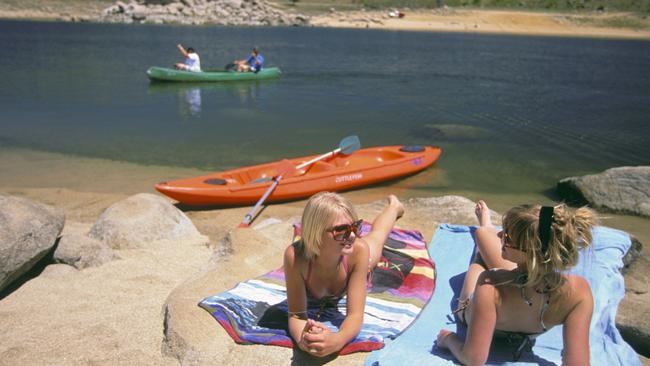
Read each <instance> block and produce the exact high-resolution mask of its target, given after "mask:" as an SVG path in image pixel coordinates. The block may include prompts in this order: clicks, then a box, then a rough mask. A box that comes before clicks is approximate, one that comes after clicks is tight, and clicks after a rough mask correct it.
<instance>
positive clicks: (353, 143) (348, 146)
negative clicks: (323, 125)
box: [239, 135, 361, 227]
mask: <svg viewBox="0 0 650 366" xmlns="http://www.w3.org/2000/svg"><path fill="white" fill-rule="evenodd" d="M359 148H361V142H360V141H359V137H357V136H356V135H352V136H348V137H345V138H344V139H343V140H341V142H340V143H339V147H338V148H337V149H335V150H332V151H330V152H328V153H325V154H323V155H321V156H318V157H315V158H313V159H311V160H309V161H306V162H304V163H302V164H300V165H298V166H295V165H293V164H291V162H290V161H289V160H286V159H285V160H282V161H281V162H280V166H279V167H278V169H277V170H278V175H276V176H275V177H273V183H271V186H270V187H269V189H267V190H266V192H264V195H263V196H262V198H260V199H259V201H257V203H256V204H255V206H254V207H253V209H252V210H250V212H249V213H247V214H246V216H244V220H243V221H242V222H241V223H240V224H239V227H249V226H250V223H251V222H252V221H253V217H254V214H255V212H256V211H257V209H258V208H259V207H260V206H261V205H262V203H264V201H266V199H267V198H268V197H269V195H270V194H271V192H273V190H274V189H275V187H277V185H278V184H279V183H280V180H281V179H282V177H283V176H285V175H287V174H290V173H293V172H294V171H296V170H300V169H303V168H305V167H308V166H310V165H311V164H314V163H315V162H317V161H319V160H323V159H327V158H329V157H332V156H334V155H336V154H343V155H350V154H352V153H353V152H355V151H357V150H359Z"/></svg>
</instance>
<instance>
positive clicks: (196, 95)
mask: <svg viewBox="0 0 650 366" xmlns="http://www.w3.org/2000/svg"><path fill="white" fill-rule="evenodd" d="M183 97H184V102H185V104H184V105H183V107H186V108H181V110H182V111H183V112H185V111H188V112H189V114H190V115H191V116H200V115H201V89H200V88H189V89H186V90H184V92H183ZM183 114H185V113H183Z"/></svg>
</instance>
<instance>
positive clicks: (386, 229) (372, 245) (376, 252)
mask: <svg viewBox="0 0 650 366" xmlns="http://www.w3.org/2000/svg"><path fill="white" fill-rule="evenodd" d="M402 215H404V206H403V205H402V202H400V201H399V200H398V199H397V197H395V196H394V195H392V194H391V195H389V196H388V205H387V206H386V207H384V210H383V211H382V212H381V213H379V215H378V216H377V217H376V218H375V220H374V221H373V222H372V230H371V231H370V233H368V235H366V236H364V237H363V240H365V241H366V243H368V248H369V250H370V252H369V256H370V263H369V265H368V268H370V269H372V268H374V267H375V266H376V265H377V262H379V258H380V257H381V250H382V248H383V246H384V243H385V242H386V238H388V234H389V233H390V231H391V229H392V228H393V226H394V225H395V221H397V219H399V218H400V217H402Z"/></svg>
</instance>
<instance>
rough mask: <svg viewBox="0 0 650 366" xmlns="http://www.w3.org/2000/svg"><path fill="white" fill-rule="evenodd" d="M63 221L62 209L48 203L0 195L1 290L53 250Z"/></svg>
mask: <svg viewBox="0 0 650 366" xmlns="http://www.w3.org/2000/svg"><path fill="white" fill-rule="evenodd" d="M64 223H65V215H64V214H63V212H61V211H58V210H56V209H55V208H53V207H51V206H47V205H44V204H42V203H38V202H35V201H31V200H28V199H25V198H19V197H13V196H8V195H0V290H2V289H4V288H5V287H7V286H8V285H9V284H10V283H11V282H13V281H14V280H16V279H17V278H18V277H20V276H21V275H23V274H25V273H26V272H27V271H29V270H30V269H31V268H32V267H33V266H34V264H36V263H37V262H38V261H39V260H40V259H42V258H43V257H45V256H46V255H47V254H48V253H49V252H50V251H51V250H52V247H53V246H54V245H55V244H56V239H57V238H58V236H59V234H60V233H61V231H62V230H63V225H64Z"/></svg>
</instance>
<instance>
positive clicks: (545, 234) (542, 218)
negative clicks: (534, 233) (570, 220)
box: [539, 206, 555, 256]
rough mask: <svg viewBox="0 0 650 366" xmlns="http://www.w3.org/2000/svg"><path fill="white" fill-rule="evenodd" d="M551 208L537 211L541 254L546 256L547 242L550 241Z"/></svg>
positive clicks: (547, 207) (543, 207) (544, 207)
mask: <svg viewBox="0 0 650 366" xmlns="http://www.w3.org/2000/svg"><path fill="white" fill-rule="evenodd" d="M554 209H555V208H554V207H551V206H542V208H541V209H540V210H539V241H540V242H541V243H542V247H541V250H542V254H543V255H544V256H546V252H547V251H548V242H549V240H550V239H551V224H552V223H553V210H554Z"/></svg>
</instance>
